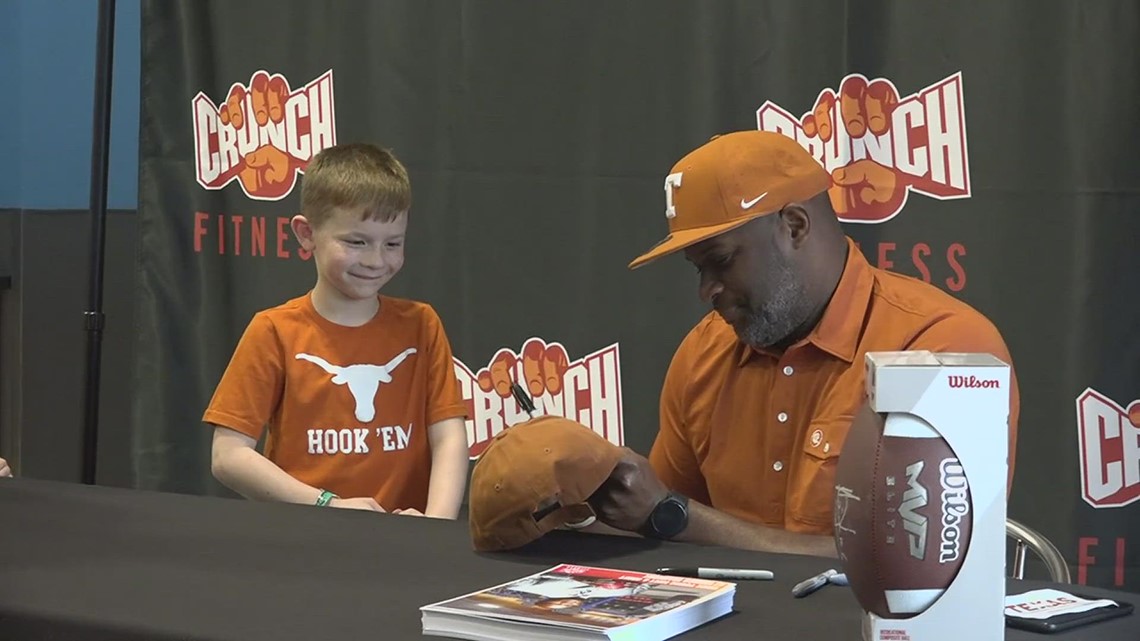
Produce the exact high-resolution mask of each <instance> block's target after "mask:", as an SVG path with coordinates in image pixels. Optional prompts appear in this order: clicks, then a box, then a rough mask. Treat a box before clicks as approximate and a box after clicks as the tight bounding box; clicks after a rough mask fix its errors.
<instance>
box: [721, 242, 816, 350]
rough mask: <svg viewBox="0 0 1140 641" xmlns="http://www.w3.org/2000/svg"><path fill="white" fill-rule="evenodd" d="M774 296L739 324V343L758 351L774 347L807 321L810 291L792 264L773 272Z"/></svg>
mask: <svg viewBox="0 0 1140 641" xmlns="http://www.w3.org/2000/svg"><path fill="white" fill-rule="evenodd" d="M771 276H772V280H771V282H772V287H771V290H770V291H771V292H772V295H771V296H770V297H769V298H768V300H766V301H764V304H763V305H761V306H760V307H758V308H754V309H750V310H749V311H748V312H747V313H746V314H745V315H744V318H743V319H742V321H741V323H740V329H739V330H738V331H737V335H738V336H739V338H740V340H741V341H743V342H745V343H747V344H749V345H751V346H753V347H756V348H765V347H772V346H773V345H776V344H778V343H780V342H781V341H783V340H784V339H786V338H788V336H790V335H791V334H792V332H794V331H796V330H797V329H799V327H800V325H802V324H803V323H804V321H806V320H807V315H808V312H807V311H806V308H807V302H808V299H807V290H806V288H805V287H804V284H803V282H802V281H800V279H799V278H797V277H796V273H795V272H794V271H793V270H792V267H791V265H789V264H788V263H787V262H785V261H783V260H781V261H780V264H779V265H777V266H776V267H775V268H774V269H773V271H772V275H771Z"/></svg>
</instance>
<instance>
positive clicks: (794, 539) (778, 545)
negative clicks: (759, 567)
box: [675, 501, 838, 557]
mask: <svg viewBox="0 0 1140 641" xmlns="http://www.w3.org/2000/svg"><path fill="white" fill-rule="evenodd" d="M675 540H676V541H681V542H686V543H701V544H705V545H720V546H724V547H732V548H739V549H744V550H755V551H759V552H778V553H783V554H804V555H809V556H826V557H836V556H838V555H837V553H836V550H835V539H834V537H831V536H821V535H812V534H800V533H797V532H788V531H786V530H779V529H776V528H770V527H764V526H762V525H757V524H755V523H749V522H748V521H744V520H742V519H738V518H736V517H735V516H732V515H731V514H726V513H725V512H720V511H717V510H714V509H713V508H711V507H708V506H707V505H704V504H703V503H698V502H697V501H689V525H688V527H686V528H685V531H684V532H682V533H681V534H680V535H678V536H677V538H676V539H675Z"/></svg>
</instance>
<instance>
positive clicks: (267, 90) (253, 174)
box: [218, 71, 293, 198]
mask: <svg viewBox="0 0 1140 641" xmlns="http://www.w3.org/2000/svg"><path fill="white" fill-rule="evenodd" d="M288 97H289V87H288V85H287V84H286V83H285V78H283V77H282V76H280V75H278V74H274V75H273V76H272V77H270V76H269V74H267V73H266V72H264V71H259V72H257V73H256V74H254V76H253V79H252V81H251V82H250V83H249V91H246V89H245V87H242V86H241V85H235V86H234V88H233V89H231V90H230V95H229V97H227V98H226V102H225V104H223V105H222V106H221V108H220V109H219V110H218V116H219V118H220V119H221V121H222V124H229V125H233V128H234V129H236V130H238V131H241V130H242V129H243V128H245V127H259V126H265V125H266V124H268V123H270V122H273V123H278V124H279V123H281V122H282V121H283V120H284V119H285V101H286V100H287V99H288ZM251 111H252V113H253V118H254V120H255V122H249V120H248V118H247V115H248V114H249V113H250V112H251ZM257 135H258V134H257V133H255V132H252V131H251V132H249V136H250V137H251V138H253V139H255V140H256V139H257V138H256V137H257ZM242 162H243V163H244V165H245V166H244V167H242V168H241V169H240V170H239V171H238V179H239V180H241V183H242V186H244V187H245V190H246V193H249V194H252V195H257V196H262V197H266V198H277V197H280V196H283V195H284V194H285V193H287V192H288V191H289V189H290V188H291V187H292V186H293V181H292V180H290V178H291V177H292V170H293V167H292V161H291V160H290V158H289V156H288V155H286V154H285V152H283V151H281V150H280V149H277V148H276V147H273V146H272V145H270V144H268V143H266V144H263V145H261V146H259V147H258V148H257V149H256V150H254V151H252V152H250V153H249V154H246V156H245V158H243V159H242Z"/></svg>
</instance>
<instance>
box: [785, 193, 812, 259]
mask: <svg viewBox="0 0 1140 641" xmlns="http://www.w3.org/2000/svg"><path fill="white" fill-rule="evenodd" d="M779 216H780V219H781V224H782V226H783V227H785V228H786V230H787V233H788V238H789V239H790V240H791V245H792V249H799V248H800V247H802V246H803V244H804V243H805V242H807V237H808V234H809V233H810V232H811V216H810V215H809V214H808V212H807V209H805V208H804V206H803V205H802V204H801V203H790V204H789V205H788V206H786V207H784V208H783V209H781V210H780V213H779Z"/></svg>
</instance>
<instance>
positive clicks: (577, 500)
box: [468, 416, 623, 551]
mask: <svg viewBox="0 0 1140 641" xmlns="http://www.w3.org/2000/svg"><path fill="white" fill-rule="evenodd" d="M622 454H623V452H622V448H620V447H618V446H617V445H614V444H613V443H610V442H609V441H607V440H606V439H605V438H603V437H602V436H601V435H599V434H597V433H596V432H594V431H593V430H591V429H590V428H588V427H586V426H585V425H582V424H581V423H576V422H574V421H571V420H569V419H566V418H562V417H560V416H540V417H538V418H535V419H531V420H529V421H527V422H525V423H519V424H518V425H514V426H512V427H508V428H507V429H505V430H503V431H502V432H499V433H498V434H497V435H495V438H493V439H492V440H491V443H490V444H489V445H488V446H487V449H485V450H483V454H482V455H480V457H479V460H478V461H477V462H476V463H475V468H474V469H473V470H472V471H471V493H470V496H469V498H468V522H469V525H470V529H471V539H472V542H473V544H474V546H475V549H476V550H478V551H493V550H509V549H512V548H517V547H521V546H523V545H526V544H527V543H530V542H531V541H534V540H537V539H539V538H541V537H542V536H543V535H545V534H546V533H547V532H550V531H552V530H555V529H558V528H559V527H562V526H564V525H571V524H579V523H582V522H584V521H587V520H589V519H590V518H591V517H593V516H594V511H593V509H592V508H591V507H590V506H589V504H588V503H586V499H588V498H589V497H590V495H591V494H593V493H594V492H596V491H597V490H598V488H600V487H601V486H602V484H603V483H605V481H606V479H608V478H609V476H610V473H611V472H613V470H614V467H615V466H616V465H617V463H618V460H620V459H621V457H622Z"/></svg>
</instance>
